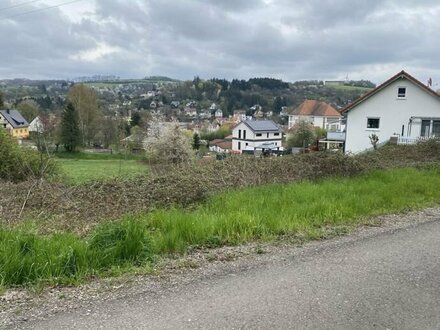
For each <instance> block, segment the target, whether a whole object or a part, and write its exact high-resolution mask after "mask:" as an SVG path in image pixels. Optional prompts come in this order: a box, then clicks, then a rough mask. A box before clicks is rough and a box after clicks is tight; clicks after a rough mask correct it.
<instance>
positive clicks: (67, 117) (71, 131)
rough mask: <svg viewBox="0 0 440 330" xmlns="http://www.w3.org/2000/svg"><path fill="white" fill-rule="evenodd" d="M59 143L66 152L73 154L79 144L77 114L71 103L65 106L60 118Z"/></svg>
mask: <svg viewBox="0 0 440 330" xmlns="http://www.w3.org/2000/svg"><path fill="white" fill-rule="evenodd" d="M61 143H62V144H63V145H64V148H65V149H66V151H67V152H74V151H75V149H76V147H78V146H79V145H80V144H81V135H80V130H79V127H78V114H77V112H76V110H75V107H74V106H73V104H72V103H71V102H69V103H68V104H67V107H66V108H65V109H64V111H63V116H62V118H61Z"/></svg>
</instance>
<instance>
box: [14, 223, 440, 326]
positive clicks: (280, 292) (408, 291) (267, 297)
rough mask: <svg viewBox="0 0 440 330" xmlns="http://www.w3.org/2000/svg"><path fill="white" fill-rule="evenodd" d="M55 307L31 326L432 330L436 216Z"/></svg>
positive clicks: (438, 271)
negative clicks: (89, 302) (89, 303)
mask: <svg viewBox="0 0 440 330" xmlns="http://www.w3.org/2000/svg"><path fill="white" fill-rule="evenodd" d="M323 245H324V247H320V245H319V244H317V245H316V246H315V247H314V248H312V249H306V250H304V251H302V252H301V253H293V252H292V253H290V254H289V253H288V254H287V255H285V258H279V259H277V260H276V261H274V262H272V263H264V264H261V265H259V266H256V267H254V268H252V267H251V268H249V269H247V270H243V269H241V270H236V271H232V272H230V273H225V274H222V275H219V276H212V277H208V278H206V279H202V280H200V281H193V282H190V283H186V284H183V285H182V286H177V287H172V288H168V289H161V290H157V291H155V290H152V291H151V292H142V293H140V294H138V295H135V296H132V297H129V298H124V299H121V300H116V301H109V302H103V303H101V304H98V305H96V306H93V307H92V308H91V307H87V309H78V310H73V311H70V312H66V313H61V314H56V315H54V316H52V317H50V318H49V319H46V320H44V321H39V322H37V323H32V322H30V323H27V324H21V326H20V327H21V328H25V327H29V328H32V329H100V328H101V329H440V221H438V220H437V221H430V222H426V223H421V224H418V225H415V226H411V227H408V228H403V229H398V230H395V231H391V232H390V231H388V232H385V233H380V234H378V235H374V236H372V237H363V238H359V239H356V240H345V241H344V240H342V241H341V242H340V243H338V244H330V245H329V244H325V243H324V244H323Z"/></svg>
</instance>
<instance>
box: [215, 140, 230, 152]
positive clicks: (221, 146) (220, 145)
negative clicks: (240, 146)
mask: <svg viewBox="0 0 440 330" xmlns="http://www.w3.org/2000/svg"><path fill="white" fill-rule="evenodd" d="M231 149H232V141H231V140H227V139H215V140H212V141H210V142H209V151H213V152H218V153H230V152H231Z"/></svg>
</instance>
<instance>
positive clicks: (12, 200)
mask: <svg viewBox="0 0 440 330" xmlns="http://www.w3.org/2000/svg"><path fill="white" fill-rule="evenodd" d="M439 162H440V143H439V141H438V140H437V141H435V140H434V141H429V142H425V143H421V144H419V145H416V146H387V147H385V148H382V149H380V150H378V151H376V152H371V153H367V154H363V155H359V156H345V155H342V154H340V153H332V152H319V153H311V154H302V155H295V156H287V157H278V158H254V157H247V156H235V157H234V156H233V157H230V158H228V159H226V160H223V161H215V160H213V161H203V162H196V163H183V164H178V165H176V166H173V167H171V168H169V169H168V170H167V172H166V173H158V174H151V175H149V176H142V177H136V178H130V179H114V180H113V181H96V182H93V183H88V184H83V185H79V186H66V185H64V184H61V183H50V182H46V181H38V182H36V183H32V182H31V183H29V182H23V183H19V184H12V183H1V184H0V201H1V204H0V220H2V221H3V223H6V224H11V225H13V224H14V223H19V222H20V220H21V219H23V218H25V217H26V218H33V219H40V221H46V222H45V225H44V226H40V227H41V228H44V229H45V230H47V231H53V230H59V229H63V230H69V231H75V232H78V233H82V234H85V233H87V232H88V231H89V230H90V228H92V227H93V226H94V225H95V224H96V223H99V222H103V221H111V220H113V219H117V218H120V217H122V216H123V215H124V214H128V213H131V214H135V213H139V212H145V211H149V210H151V209H153V208H157V207H170V206H173V205H181V206H185V207H188V206H191V205H194V204H197V203H200V202H203V201H205V200H206V199H208V198H209V197H210V196H211V195H212V194H214V193H217V192H220V191H225V190H228V189H233V188H240V187H248V186H256V185H263V184H272V183H288V182H294V181H299V180H316V179H321V178H328V177H336V176H337V177H341V176H353V175H357V174H360V173H362V172H365V171H367V170H370V169H381V168H392V167H403V166H425V165H426V164H432V163H436V164H438V163H439Z"/></svg>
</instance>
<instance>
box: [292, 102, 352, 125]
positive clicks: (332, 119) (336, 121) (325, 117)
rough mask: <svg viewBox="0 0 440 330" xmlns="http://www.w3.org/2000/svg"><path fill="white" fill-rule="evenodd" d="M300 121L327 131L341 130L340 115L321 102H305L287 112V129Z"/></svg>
mask: <svg viewBox="0 0 440 330" xmlns="http://www.w3.org/2000/svg"><path fill="white" fill-rule="evenodd" d="M300 120H305V121H308V122H310V123H311V124H312V125H313V126H316V127H321V128H324V129H326V130H328V131H341V130H343V127H342V115H341V114H340V113H339V112H338V111H337V110H336V109H335V108H333V107H332V106H331V105H330V104H327V103H325V102H321V101H316V100H305V101H304V102H303V103H301V105H299V106H298V107H297V108H295V109H293V110H292V111H289V124H288V126H289V128H291V127H292V126H293V125H295V124H296V123H297V122H298V121H300Z"/></svg>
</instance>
